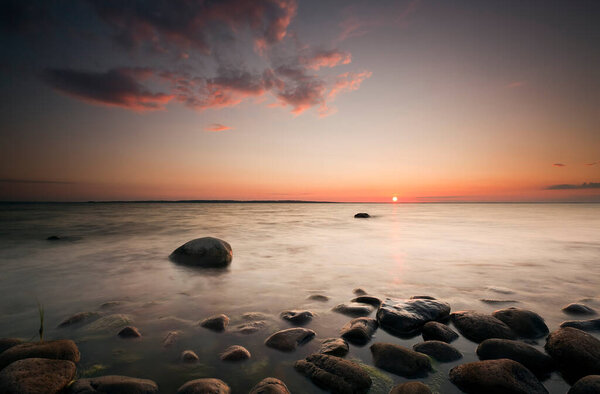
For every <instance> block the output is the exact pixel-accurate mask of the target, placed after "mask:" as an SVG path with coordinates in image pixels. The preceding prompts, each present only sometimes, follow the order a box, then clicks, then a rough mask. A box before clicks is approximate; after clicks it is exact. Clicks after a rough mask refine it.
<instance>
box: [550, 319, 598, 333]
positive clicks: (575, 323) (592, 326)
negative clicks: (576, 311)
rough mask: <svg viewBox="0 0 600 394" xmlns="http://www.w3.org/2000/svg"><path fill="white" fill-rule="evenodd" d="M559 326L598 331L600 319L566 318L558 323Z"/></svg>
mask: <svg viewBox="0 0 600 394" xmlns="http://www.w3.org/2000/svg"><path fill="white" fill-rule="evenodd" d="M560 327H561V328H562V327H572V328H577V329H578V330H582V331H600V319H590V320H567V321H564V322H562V323H560Z"/></svg>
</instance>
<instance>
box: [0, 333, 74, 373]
mask: <svg viewBox="0 0 600 394" xmlns="http://www.w3.org/2000/svg"><path fill="white" fill-rule="evenodd" d="M25 358H48V359H53V360H67V361H72V362H74V363H77V362H79V349H77V345H75V342H73V341H71V340H69V339H60V340H56V341H44V342H26V343H22V344H20V345H15V346H13V347H11V348H9V349H7V350H5V351H4V352H2V353H1V354H0V369H3V368H4V367H6V366H7V365H9V364H11V363H13V362H15V361H17V360H23V359H25Z"/></svg>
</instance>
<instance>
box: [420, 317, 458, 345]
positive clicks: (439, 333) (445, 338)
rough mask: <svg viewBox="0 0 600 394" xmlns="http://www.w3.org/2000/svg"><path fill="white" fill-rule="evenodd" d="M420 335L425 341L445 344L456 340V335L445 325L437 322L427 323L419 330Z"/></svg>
mask: <svg viewBox="0 0 600 394" xmlns="http://www.w3.org/2000/svg"><path fill="white" fill-rule="evenodd" d="M421 334H422V335H423V340H425V341H442V342H446V343H450V342H453V341H455V340H457V339H458V334H457V333H456V332H454V330H453V329H451V328H450V327H448V326H447V325H445V324H442V323H439V322H437V321H429V322H427V323H425V324H424V325H423V328H421Z"/></svg>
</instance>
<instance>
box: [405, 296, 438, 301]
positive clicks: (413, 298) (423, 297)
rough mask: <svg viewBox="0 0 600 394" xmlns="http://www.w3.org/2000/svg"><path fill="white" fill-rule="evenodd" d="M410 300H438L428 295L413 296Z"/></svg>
mask: <svg viewBox="0 0 600 394" xmlns="http://www.w3.org/2000/svg"><path fill="white" fill-rule="evenodd" d="M410 299H411V300H437V298H435V297H432V296H428V295H416V296H411V297H410Z"/></svg>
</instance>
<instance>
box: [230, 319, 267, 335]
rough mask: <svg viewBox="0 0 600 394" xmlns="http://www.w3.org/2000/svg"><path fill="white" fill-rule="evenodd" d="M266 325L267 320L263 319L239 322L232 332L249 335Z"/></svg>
mask: <svg viewBox="0 0 600 394" xmlns="http://www.w3.org/2000/svg"><path fill="white" fill-rule="evenodd" d="M266 326H267V322H266V321H264V320H255V321H250V322H246V323H242V324H239V325H237V326H235V328H234V329H233V331H234V332H237V333H239V334H244V335H249V334H254V333H255V332H257V331H260V330H262V329H263V328H265V327H266Z"/></svg>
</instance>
